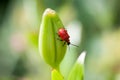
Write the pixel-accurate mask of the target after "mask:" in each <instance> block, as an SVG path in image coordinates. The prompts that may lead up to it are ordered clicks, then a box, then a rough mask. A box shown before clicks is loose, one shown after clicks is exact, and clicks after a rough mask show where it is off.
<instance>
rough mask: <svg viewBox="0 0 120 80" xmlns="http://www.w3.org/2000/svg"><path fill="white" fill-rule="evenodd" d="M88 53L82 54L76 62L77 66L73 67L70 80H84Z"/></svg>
mask: <svg viewBox="0 0 120 80" xmlns="http://www.w3.org/2000/svg"><path fill="white" fill-rule="evenodd" d="M85 55H86V53H82V54H81V55H80V56H79V58H78V60H77V61H76V63H75V65H74V66H73V68H72V70H71V72H70V74H69V76H68V80H84V79H83V78H84V59H85Z"/></svg>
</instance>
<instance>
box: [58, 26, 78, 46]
mask: <svg viewBox="0 0 120 80" xmlns="http://www.w3.org/2000/svg"><path fill="white" fill-rule="evenodd" d="M58 36H59V37H60V40H61V41H65V43H67V45H70V44H71V43H70V39H69V38H70V36H69V34H68V32H67V30H66V29H65V28H60V29H59V30H58ZM65 43H64V44H65ZM71 45H73V46H76V47H78V46H77V45H74V44H71Z"/></svg>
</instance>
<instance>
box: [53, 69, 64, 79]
mask: <svg viewBox="0 0 120 80" xmlns="http://www.w3.org/2000/svg"><path fill="white" fill-rule="evenodd" d="M51 78H52V79H51V80H64V77H63V76H62V75H61V73H60V72H58V71H57V70H56V69H53V70H52V72H51Z"/></svg>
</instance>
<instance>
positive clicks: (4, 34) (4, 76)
mask: <svg viewBox="0 0 120 80" xmlns="http://www.w3.org/2000/svg"><path fill="white" fill-rule="evenodd" d="M46 8H52V9H54V10H56V12H57V13H58V15H59V16H60V18H61V20H62V22H63V24H64V25H65V27H66V29H67V30H68V33H69V34H70V36H71V37H70V40H71V43H73V44H75V45H79V46H80V47H79V48H75V47H74V46H71V45H70V49H68V50H67V53H66V56H65V58H64V60H63V61H62V63H61V72H62V74H63V75H64V77H65V79H66V78H67V76H68V73H69V71H70V70H71V68H72V66H73V64H74V62H75V61H76V59H77V57H78V56H79V55H80V53H81V52H82V51H86V52H87V56H86V60H85V78H84V79H85V80H120V28H119V27H120V0H1V2H0V80H51V79H50V71H51V68H50V67H49V66H48V65H47V64H46V63H45V62H44V61H43V60H42V59H41V57H40V54H39V50H38V35H39V28H40V23H41V18H42V13H43V12H44V10H45V9H46Z"/></svg>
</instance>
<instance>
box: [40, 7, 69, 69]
mask: <svg viewBox="0 0 120 80" xmlns="http://www.w3.org/2000/svg"><path fill="white" fill-rule="evenodd" d="M63 27H64V26H63V24H62V22H61V20H60V18H59V17H58V15H57V14H56V12H55V11H54V10H52V9H49V8H48V9H46V10H45V12H44V14H43V17H42V23H41V26H40V34H39V50H40V54H41V56H42V58H43V59H44V60H45V61H46V63H47V64H49V65H50V66H51V67H52V68H58V67H59V64H60V62H61V61H62V59H63V57H64V55H65V52H66V48H67V44H65V45H64V42H63V41H60V40H58V38H59V36H58V34H57V33H58V30H59V29H60V28H63Z"/></svg>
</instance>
